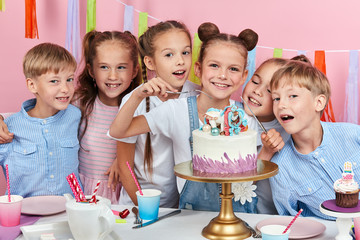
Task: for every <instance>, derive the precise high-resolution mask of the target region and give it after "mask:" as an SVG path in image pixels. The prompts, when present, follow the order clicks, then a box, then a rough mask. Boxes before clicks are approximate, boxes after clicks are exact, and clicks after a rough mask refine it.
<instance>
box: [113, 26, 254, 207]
mask: <svg viewBox="0 0 360 240" xmlns="http://www.w3.org/2000/svg"><path fill="white" fill-rule="evenodd" d="M198 34H199V38H200V39H201V40H202V41H203V44H202V46H201V49H200V53H199V60H198V62H196V63H195V74H196V75H197V76H198V77H199V78H200V80H201V85H202V89H201V90H202V91H203V92H204V93H200V95H199V96H198V97H197V98H196V97H190V98H187V99H176V100H168V101H167V102H165V103H163V104H161V105H160V106H158V107H156V108H155V109H153V110H151V111H150V112H148V113H146V114H144V115H140V116H137V117H134V118H133V113H134V111H135V109H136V107H137V105H138V104H139V103H140V102H141V101H142V100H143V99H144V98H145V97H147V96H154V95H155V96H167V95H168V93H167V92H166V91H168V90H170V91H176V89H174V88H173V87H172V86H171V85H170V84H168V83H167V82H165V81H163V80H162V79H160V78H156V79H153V80H152V81H150V82H148V83H145V84H144V85H142V86H141V87H139V88H138V89H137V90H135V91H134V92H133V94H132V96H131V97H130V98H129V100H128V101H127V102H126V104H125V105H124V106H123V107H122V108H121V110H120V112H119V114H118V115H117V117H116V118H115V120H114V122H113V124H112V125H111V127H110V134H111V135H112V136H116V137H118V138H122V137H128V136H133V135H137V134H143V133H146V132H151V133H152V134H162V135H164V136H166V137H168V138H169V139H171V140H172V143H173V150H174V158H175V163H176V164H178V163H181V162H185V161H189V160H191V158H192V154H191V131H192V130H193V129H196V128H198V127H199V126H200V125H202V124H203V123H202V122H201V121H202V120H203V119H204V118H203V115H204V113H205V112H206V111H207V110H208V109H209V108H212V107H213V108H218V109H224V107H226V106H229V105H231V104H235V103H234V101H233V100H230V96H231V94H232V93H234V92H235V91H236V90H237V89H238V88H239V87H240V86H241V85H242V84H243V83H244V82H245V80H246V77H247V70H246V63H247V52H248V51H249V50H252V49H253V48H254V47H255V45H256V43H257V34H256V33H255V32H254V31H252V30H250V29H247V30H244V31H242V32H241V33H240V34H239V36H234V35H229V34H224V33H220V32H219V29H218V28H217V26H216V25H214V24H212V23H204V24H202V25H201V26H200V27H199V29H198ZM209 96H210V97H209ZM245 119H246V120H247V121H248V124H249V128H252V129H256V122H255V120H254V119H253V118H252V117H249V116H245ZM189 140H190V142H189ZM219 186H220V185H219V184H215V183H196V182H190V181H187V182H186V184H185V186H184V183H183V182H182V183H181V181H178V190H179V191H180V192H181V196H180V205H179V207H180V208H188V209H194V210H209V211H219V209H220V203H221V201H220V200H219V191H220V190H221V189H220V187H219ZM256 202H257V199H256V197H253V198H252V201H251V203H249V202H247V203H245V204H244V205H241V204H239V203H238V202H236V203H234V204H233V206H234V210H235V211H243V212H255V211H256V209H255V207H256Z"/></svg>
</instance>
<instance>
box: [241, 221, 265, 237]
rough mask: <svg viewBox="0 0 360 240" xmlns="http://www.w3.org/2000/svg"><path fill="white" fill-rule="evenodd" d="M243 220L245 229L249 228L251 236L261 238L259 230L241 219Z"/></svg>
mask: <svg viewBox="0 0 360 240" xmlns="http://www.w3.org/2000/svg"><path fill="white" fill-rule="evenodd" d="M243 222H244V224H245V226H246V227H247V229H249V230H250V232H251V235H252V237H253V238H261V232H259V231H256V230H255V229H254V228H253V227H251V226H250V225H249V224H248V223H247V222H245V221H244V220H243Z"/></svg>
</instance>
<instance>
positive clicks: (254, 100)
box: [248, 97, 262, 106]
mask: <svg viewBox="0 0 360 240" xmlns="http://www.w3.org/2000/svg"><path fill="white" fill-rule="evenodd" d="M248 102H251V103H252V104H254V105H258V106H262V105H261V104H260V102H258V101H257V100H256V99H254V98H252V97H249V101H248Z"/></svg>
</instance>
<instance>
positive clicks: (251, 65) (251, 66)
mask: <svg viewBox="0 0 360 240" xmlns="http://www.w3.org/2000/svg"><path fill="white" fill-rule="evenodd" d="M255 59H256V47H255V48H254V49H253V50H251V51H250V52H248V60H247V70H248V75H247V78H246V81H245V83H244V85H243V89H244V88H245V86H246V84H247V83H248V82H249V81H250V79H251V78H252V76H253V75H254V73H255Z"/></svg>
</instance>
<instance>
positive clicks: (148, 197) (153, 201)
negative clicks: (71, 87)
mask: <svg viewBox="0 0 360 240" xmlns="http://www.w3.org/2000/svg"><path fill="white" fill-rule="evenodd" d="M142 193H143V195H141V194H140V192H139V191H137V192H136V196H137V200H138V205H139V215H140V218H141V219H143V220H153V219H157V218H158V214H159V205H160V195H161V191H160V190H157V189H144V190H142Z"/></svg>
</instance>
